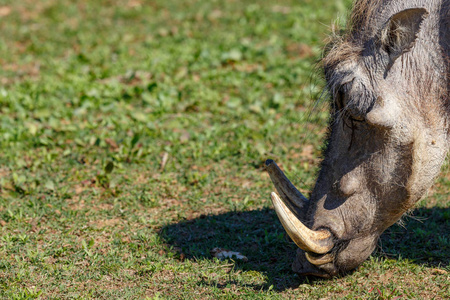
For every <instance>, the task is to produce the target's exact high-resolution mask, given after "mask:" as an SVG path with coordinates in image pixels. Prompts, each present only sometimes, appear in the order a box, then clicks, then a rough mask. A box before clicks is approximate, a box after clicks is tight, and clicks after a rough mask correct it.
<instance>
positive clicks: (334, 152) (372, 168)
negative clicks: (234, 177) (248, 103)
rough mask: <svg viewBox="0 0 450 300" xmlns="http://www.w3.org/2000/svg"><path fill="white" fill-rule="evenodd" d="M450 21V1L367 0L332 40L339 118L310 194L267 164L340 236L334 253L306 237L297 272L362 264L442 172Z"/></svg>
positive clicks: (299, 213)
mask: <svg viewBox="0 0 450 300" xmlns="http://www.w3.org/2000/svg"><path fill="white" fill-rule="evenodd" d="M449 23H450V0H444V1H438V0H414V1H413V0H401V1H400V0H391V1H386V0H384V1H380V0H378V1H377V0H375V1H368V0H360V1H356V2H355V5H354V10H353V13H352V15H351V17H350V24H349V28H348V29H347V31H346V33H345V34H344V35H343V36H340V37H337V38H336V39H335V40H334V41H333V42H331V43H330V45H329V46H328V47H327V50H326V53H327V55H326V56H325V58H324V60H323V67H324V73H325V78H326V80H327V87H328V89H329V91H330V94H331V95H332V108H331V121H330V125H329V136H328V139H327V150H326V151H325V153H324V160H323V162H322V165H321V170H320V172H319V176H318V179H317V182H316V185H315V187H314V189H313V191H312V194H311V197H310V199H309V201H308V200H307V199H306V198H303V197H302V196H300V197H297V198H298V199H294V198H295V197H296V196H295V195H294V196H292V195H293V194H292V195H290V194H289V193H288V192H286V193H285V192H283V186H282V185H280V183H279V182H282V181H283V180H284V179H283V178H281V177H279V178H278V177H277V176H278V175H277V173H276V172H275V171H273V170H275V168H276V164H273V163H272V161H268V162H267V163H266V165H267V169H268V171H269V174H270V175H271V177H272V180H273V181H274V184H275V186H276V187H277V190H278V191H279V193H280V195H281V198H282V200H283V202H284V203H286V205H287V207H289V210H290V211H291V212H292V213H293V214H294V215H295V216H296V218H298V219H299V220H300V221H301V222H302V223H303V224H304V225H306V227H308V228H309V229H311V230H313V231H318V230H322V231H327V232H330V233H331V236H332V238H331V240H332V242H331V243H332V244H331V246H330V247H332V248H331V250H329V251H328V252H327V253H315V252H314V251H313V250H311V248H308V247H305V246H303V244H302V242H300V243H297V245H299V247H300V248H303V249H306V251H305V250H301V249H299V250H298V253H297V258H296V260H295V261H294V264H293V270H294V271H295V272H298V273H300V274H304V275H316V276H322V277H332V276H336V275H338V274H342V273H345V272H348V271H350V270H352V269H354V268H356V267H357V266H359V265H360V264H361V263H362V262H363V261H364V260H366V259H367V257H369V255H370V254H371V253H372V252H373V250H374V249H375V246H376V244H377V241H378V238H379V237H380V235H381V233H382V232H383V231H384V230H386V229H387V228H388V227H389V226H391V225H393V224H394V223H395V222H397V221H398V220H399V219H400V218H401V216H402V215H403V214H404V213H405V212H406V211H407V210H409V209H410V208H412V207H413V206H414V205H415V203H416V202H417V201H418V200H420V199H421V197H423V195H424V194H425V193H426V191H427V190H428V189H429V188H430V187H431V185H432V184H433V182H434V180H435V178H436V177H437V176H438V174H439V172H440V168H441V166H442V164H443V162H444V160H445V158H446V156H447V153H448V150H449V147H450V125H449V124H450V100H449V61H450V32H449V31H450V27H449V25H450V24H449ZM280 172H281V171H280ZM286 180H287V179H286ZM300 198H301V199H300ZM299 199H300V200H299ZM299 201H300V202H301V203H300V202H299ZM302 201H303V202H302ZM295 202H297V204H295ZM298 203H300V204H298ZM274 204H275V202H274ZM277 213H278V211H277ZM279 216H280V215H279ZM280 218H281V217H280ZM282 223H283V220H282ZM283 226H285V224H284V223H283ZM285 228H286V226H285ZM288 233H289V230H288ZM290 235H291V234H290ZM291 236H292V235H291ZM307 239H308V238H307ZM294 240H295V239H294ZM319 242H321V241H319ZM329 242H330V239H328V241H327V243H329ZM322 252H323V251H322ZM305 253H306V255H307V256H308V255H309V258H308V259H307V258H306V257H305Z"/></svg>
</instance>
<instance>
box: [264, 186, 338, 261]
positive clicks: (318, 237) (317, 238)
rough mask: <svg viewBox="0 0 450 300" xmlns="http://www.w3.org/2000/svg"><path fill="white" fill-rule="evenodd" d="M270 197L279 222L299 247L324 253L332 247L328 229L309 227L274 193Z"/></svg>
mask: <svg viewBox="0 0 450 300" xmlns="http://www.w3.org/2000/svg"><path fill="white" fill-rule="evenodd" d="M271 198H272V203H273V205H274V207H275V211H276V213H277V215H278V218H279V219H280V221H281V224H282V225H283V227H284V229H285V230H286V232H287V234H288V235H289V236H290V237H291V239H292V240H293V241H294V243H295V244H297V246H298V247H299V248H300V249H303V250H305V251H309V252H313V253H317V254H325V253H327V252H329V251H330V250H331V249H332V248H333V246H334V243H333V240H332V239H333V237H332V235H331V233H330V232H329V231H328V230H317V231H316V230H311V229H309V228H308V227H306V226H305V225H303V223H302V222H300V220H299V219H298V218H297V217H296V216H295V215H294V213H292V212H291V211H290V210H289V208H288V207H287V206H286V204H284V202H283V201H282V200H281V199H280V197H279V196H278V195H277V194H276V193H272V194H271Z"/></svg>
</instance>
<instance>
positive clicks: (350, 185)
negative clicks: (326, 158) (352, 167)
mask: <svg viewBox="0 0 450 300" xmlns="http://www.w3.org/2000/svg"><path fill="white" fill-rule="evenodd" d="M358 187H359V180H358V179H356V178H355V177H354V176H352V175H350V174H346V175H344V176H343V177H342V178H341V180H340V182H339V189H340V191H341V193H342V194H344V195H345V196H351V195H353V194H354V193H355V192H356V191H357V190H358Z"/></svg>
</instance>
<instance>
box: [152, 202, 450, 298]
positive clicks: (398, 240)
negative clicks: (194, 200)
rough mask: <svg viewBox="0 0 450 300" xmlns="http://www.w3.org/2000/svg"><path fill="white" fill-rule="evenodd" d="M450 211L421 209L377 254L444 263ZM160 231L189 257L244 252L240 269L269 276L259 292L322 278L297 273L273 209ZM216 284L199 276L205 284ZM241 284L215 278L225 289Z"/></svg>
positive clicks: (448, 255) (388, 235)
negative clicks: (218, 251)
mask: <svg viewBox="0 0 450 300" xmlns="http://www.w3.org/2000/svg"><path fill="white" fill-rule="evenodd" d="M449 232H450V210H449V209H448V208H432V209H427V208H418V209H416V210H415V211H414V212H413V213H412V216H410V217H405V218H404V219H403V224H402V225H394V226H392V227H391V228H390V229H388V230H387V231H386V232H385V233H384V234H383V236H382V237H381V240H380V242H379V245H380V247H378V249H377V251H376V252H375V253H374V254H373V255H374V256H375V257H381V258H393V259H398V258H399V257H402V258H407V259H410V260H412V261H413V262H414V263H417V264H425V265H433V266H438V265H440V266H443V267H446V266H447V265H448V264H449V259H450V236H449V234H448V233H449ZM160 235H161V237H162V238H163V240H165V242H166V243H167V244H168V245H171V246H174V247H176V248H178V249H179V251H181V252H182V253H183V254H184V255H185V257H186V259H194V260H201V259H212V257H211V255H210V250H212V249H213V248H214V247H220V248H226V249H229V250H232V251H238V252H240V253H242V254H243V255H245V256H247V257H248V262H238V261H237V262H236V264H235V266H234V268H235V269H241V270H243V271H248V270H254V271H258V272H262V273H264V274H265V275H266V276H267V280H266V282H265V283H263V284H255V285H253V286H252V287H254V288H255V289H257V290H260V289H268V288H269V287H270V286H272V285H273V287H274V288H275V289H277V290H284V289H286V288H289V287H297V286H298V285H299V284H302V283H308V282H312V281H314V280H318V279H317V278H308V277H300V276H298V275H296V274H294V273H293V272H292V271H291V263H292V260H293V258H294V257H295V253H296V249H297V247H296V246H295V244H293V243H292V242H291V241H290V240H289V239H288V238H286V235H285V233H284V229H283V227H282V226H281V224H280V222H279V221H278V219H277V216H276V214H275V212H274V211H273V210H272V209H263V210H254V211H244V212H228V213H224V214H220V215H204V216H201V217H199V218H197V219H193V220H189V221H182V222H179V223H176V224H172V225H169V226H166V227H164V228H162V229H161V231H160ZM200 282H201V283H202V284H211V283H210V282H209V283H208V282H204V281H203V280H202V279H199V283H200ZM230 283H235V284H239V283H236V282H226V283H221V282H215V283H214V285H215V286H219V287H220V286H223V287H225V286H226V285H227V284H230Z"/></svg>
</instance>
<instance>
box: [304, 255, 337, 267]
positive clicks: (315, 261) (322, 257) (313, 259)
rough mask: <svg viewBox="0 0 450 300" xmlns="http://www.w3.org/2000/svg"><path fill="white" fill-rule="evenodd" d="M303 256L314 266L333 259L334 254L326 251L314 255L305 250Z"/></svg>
mask: <svg viewBox="0 0 450 300" xmlns="http://www.w3.org/2000/svg"><path fill="white" fill-rule="evenodd" d="M305 256H306V259H307V260H308V261H309V262H310V263H312V264H313V265H316V266H320V265H324V264H327V263H330V262H332V261H333V260H334V256H333V255H332V254H331V253H327V254H325V255H320V256H317V257H316V256H315V255H313V254H310V253H308V252H306V253H305Z"/></svg>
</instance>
